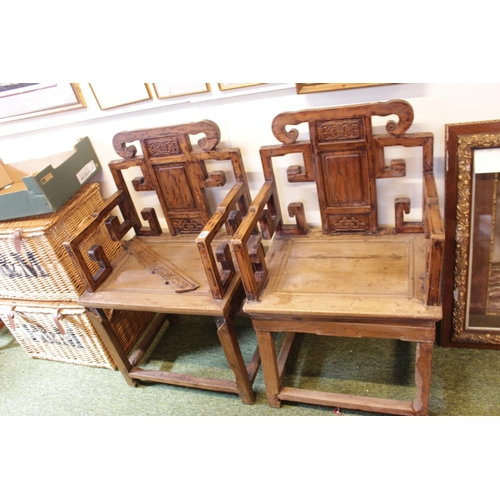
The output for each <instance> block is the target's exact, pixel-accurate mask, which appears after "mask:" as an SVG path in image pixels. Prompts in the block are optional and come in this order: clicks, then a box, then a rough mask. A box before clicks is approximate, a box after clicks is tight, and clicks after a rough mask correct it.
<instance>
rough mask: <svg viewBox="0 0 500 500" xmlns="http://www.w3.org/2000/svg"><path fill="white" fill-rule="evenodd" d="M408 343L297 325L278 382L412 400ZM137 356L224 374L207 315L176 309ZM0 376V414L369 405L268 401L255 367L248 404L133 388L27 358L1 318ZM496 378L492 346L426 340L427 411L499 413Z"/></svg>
mask: <svg viewBox="0 0 500 500" xmlns="http://www.w3.org/2000/svg"><path fill="white" fill-rule="evenodd" d="M237 330H238V332H239V333H238V335H239V339H240V343H241V346H242V351H243V356H244V358H245V360H246V361H248V360H250V358H251V356H252V353H253V351H254V349H255V347H256V338H255V333H254V331H253V330H252V328H251V324H250V322H249V320H248V319H247V318H244V317H241V318H238V320H237ZM278 340H279V339H278ZM414 349H415V347H414V345H413V344H410V343H405V342H400V341H392V340H379V339H344V338H329V337H316V336H313V335H300V336H298V337H297V339H296V341H295V343H294V347H293V349H292V353H291V356H290V363H289V365H290V367H291V368H287V372H286V376H285V377H286V379H285V384H288V385H296V386H299V387H303V388H309V389H319V390H331V391H335V392H345V393H350V394H360V395H363V394H364V395H369V396H374V397H389V398H391V397H392V398H398V399H408V400H412V399H413V398H414V394H415V387H414V363H413V359H414ZM143 365H144V366H147V367H149V368H161V369H168V370H171V371H173V372H177V373H189V374H192V375H199V376H205V377H219V378H227V379H230V380H231V379H232V372H231V371H230V370H229V368H228V367H227V365H226V363H225V359H224V357H223V355H222V351H221V349H220V345H219V342H218V339H217V335H216V331H215V324H214V322H213V320H212V318H199V317H196V318H193V317H181V318H180V321H179V323H177V324H174V325H170V326H169V327H168V328H166V329H165V331H164V333H163V335H162V337H161V338H160V340H159V341H158V342H157V343H156V345H155V346H154V348H153V349H151V352H150V353H149V354H148V357H147V359H146V360H145V364H143ZM287 366H288V365H287ZM0 384H1V387H0V415H1V416H25V415H31V416H175V415H177V416H239V415H241V416H259V415H262V416H338V415H339V414H340V415H345V416H349V415H352V416H365V415H366V416H368V415H373V414H370V413H364V412H357V411H349V410H343V409H340V411H339V412H335V410H334V409H332V408H327V407H320V406H313V405H305V404H294V403H284V404H283V405H282V407H281V408H280V409H274V408H270V407H269V406H268V404H267V399H266V396H265V388H264V381H263V377H262V369H260V370H259V373H258V375H257V379H256V381H255V384H254V389H255V392H256V395H257V398H256V402H255V404H254V405H244V404H242V403H241V401H240V399H239V398H238V397H237V396H236V395H231V394H223V393H217V392H211V391H203V390H196V389H189V388H182V387H175V386H168V385H165V384H141V385H140V386H139V387H137V388H132V387H130V386H128V385H127V384H126V382H125V381H124V379H123V378H122V376H121V374H120V373H119V372H118V371H113V370H109V369H105V368H93V367H86V366H79V365H73V364H69V363H62V362H55V361H46V360H40V359H33V358H31V357H30V356H28V355H27V354H26V353H25V351H24V350H23V349H22V347H21V346H20V345H19V344H18V343H17V342H16V340H15V339H14V337H13V336H12V335H11V333H10V332H9V331H8V330H7V329H6V328H3V329H1V330H0ZM499 387H500V352H499V351H491V350H483V349H451V348H443V347H439V346H437V345H436V346H435V349H434V357H433V370H432V388H431V398H430V411H429V414H430V415H434V416H441V415H443V416H444V415H450V416H451V415H462V416H472V415H478V416H479V415H481V416H483V415H500V391H499Z"/></svg>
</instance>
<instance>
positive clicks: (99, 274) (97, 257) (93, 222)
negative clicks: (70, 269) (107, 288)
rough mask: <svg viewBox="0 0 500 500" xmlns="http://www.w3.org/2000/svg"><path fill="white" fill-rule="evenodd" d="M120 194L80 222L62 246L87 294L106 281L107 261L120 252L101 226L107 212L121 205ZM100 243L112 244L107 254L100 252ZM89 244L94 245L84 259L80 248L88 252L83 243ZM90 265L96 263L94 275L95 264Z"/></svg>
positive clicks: (109, 267) (109, 265)
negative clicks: (72, 234) (70, 237)
mask: <svg viewBox="0 0 500 500" xmlns="http://www.w3.org/2000/svg"><path fill="white" fill-rule="evenodd" d="M122 194H123V193H122V192H121V191H118V192H117V193H115V194H114V195H112V196H111V197H110V198H108V199H107V200H106V201H105V202H104V205H103V206H102V207H101V209H100V211H99V212H97V213H95V214H93V216H92V218H91V219H90V220H89V221H84V223H83V224H82V225H81V227H80V228H79V229H78V234H76V236H74V237H73V238H72V239H71V240H70V241H67V242H64V243H63V246H64V248H65V249H66V251H67V252H68V255H69V256H70V258H71V261H72V262H73V265H74V266H75V269H76V270H77V272H78V274H79V276H80V278H81V280H82V282H83V284H84V286H85V289H86V290H87V291H88V292H95V290H97V288H98V287H99V286H100V285H101V283H102V282H103V281H104V280H105V279H106V278H107V276H108V275H109V274H110V272H111V264H110V260H112V259H113V258H114V257H115V256H116V255H117V254H118V252H119V251H120V249H121V244H120V243H119V241H118V240H117V239H115V238H113V237H112V236H111V235H110V234H109V233H108V230H107V229H106V228H105V227H104V226H105V220H106V218H107V217H108V215H109V214H110V212H111V211H112V210H113V209H114V208H115V207H116V206H117V205H119V204H120V203H121V202H122V201H123V197H122ZM104 239H106V240H108V241H112V242H113V243H112V244H111V245H110V248H111V250H108V252H106V251H105V249H104V248H103V241H104ZM89 241H92V242H93V243H95V244H93V245H92V246H91V247H90V250H89V251H88V255H85V254H84V253H83V252H84V249H83V247H85V248H88V245H85V243H86V242H89ZM108 246H109V245H108ZM108 254H109V255H108ZM93 262H95V263H97V271H95V267H96V264H92V263H93Z"/></svg>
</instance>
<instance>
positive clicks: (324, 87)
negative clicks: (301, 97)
mask: <svg viewBox="0 0 500 500" xmlns="http://www.w3.org/2000/svg"><path fill="white" fill-rule="evenodd" d="M382 85H393V84H391V83H296V84H295V88H296V89H297V94H312V93H315V92H331V91H332V90H347V89H359V88H363V87H380V86H382Z"/></svg>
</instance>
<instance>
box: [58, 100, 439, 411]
mask: <svg viewBox="0 0 500 500" xmlns="http://www.w3.org/2000/svg"><path fill="white" fill-rule="evenodd" d="M389 115H396V116H397V117H398V122H397V123H396V122H394V121H389V122H388V124H387V127H386V129H387V134H374V133H373V128H372V116H389ZM412 120H413V111H412V108H411V106H410V105H409V104H408V103H407V102H405V101H389V102H385V103H374V104H364V105H355V106H346V107H338V108H328V109H313V110H306V111H300V112H292V113H283V114H281V115H278V116H277V117H276V118H275V119H274V121H273V124H272V130H273V133H274V135H275V137H276V138H277V139H278V140H279V141H280V142H281V145H279V146H268V147H263V148H261V150H260V154H261V159H262V165H263V170H264V178H265V182H264V185H263V186H262V188H261V189H260V191H259V192H258V194H257V196H256V197H255V199H254V200H253V202H252V201H251V199H250V194H249V190H248V184H247V181H246V176H245V171H244V168H243V162H242V158H241V155H240V152H239V150H238V149H218V148H217V144H218V142H219V139H220V134H219V129H218V127H217V125H216V124H215V123H213V122H211V121H202V122H198V123H191V124H186V125H179V126H173V127H165V128H157V129H150V130H137V131H133V132H122V133H119V134H117V135H116V136H115V137H114V140H113V144H114V147H115V150H116V152H117V153H118V154H119V155H120V156H121V157H122V159H121V160H117V161H113V162H111V163H110V164H109V167H110V169H111V172H112V175H113V178H114V181H115V183H116V185H117V188H118V191H117V192H116V194H115V195H113V196H112V197H111V198H110V199H109V200H108V201H107V203H106V205H105V207H104V208H103V209H102V210H101V211H100V212H99V214H96V217H95V219H94V220H93V222H92V223H91V224H89V225H88V226H87V227H86V228H85V229H84V230H83V231H82V232H81V233H80V234H79V235H78V236H77V237H76V238H75V239H74V240H72V241H71V242H68V243H67V245H66V247H67V249H68V252H69V253H70V255H71V256H72V258H73V260H74V262H75V265H76V267H77V268H78V269H79V272H80V274H81V276H82V279H83V280H84V282H85V283H86V287H87V292H86V293H85V294H84V295H83V296H82V297H81V299H80V303H81V304H82V305H83V306H85V307H86V308H87V309H88V311H89V315H90V317H91V318H92V320H93V322H94V325H95V327H96V329H97V331H98V332H99V334H100V336H101V337H102V339H103V342H104V343H105V345H106V346H107V348H108V350H109V351H110V353H111V355H112V356H113V358H114V359H115V361H116V363H117V365H118V367H119V369H120V371H121V373H122V374H123V376H124V377H125V379H126V380H127V382H128V383H129V384H131V385H136V384H137V383H138V382H139V381H141V380H143V381H154V382H162V383H167V384H177V385H183V386H188V387H196V388H203V389H208V390H214V391H224V392H230V393H237V394H239V396H240V397H241V399H242V401H243V402H244V403H249V404H251V403H253V402H254V399H255V395H254V392H253V390H252V385H253V382H254V379H255V376H256V373H257V370H258V369H259V366H260V362H261V361H262V365H263V372H264V380H265V385H266V392H267V398H268V401H269V404H270V405H271V406H273V407H279V406H280V405H281V402H282V401H294V402H305V403H312V404H319V405H327V406H335V407H342V408H352V409H360V410H365V411H374V412H380V413H390V414H410V415H412V414H417V415H423V414H426V413H427V412H428V404H429V392H430V380H431V363H432V349H433V343H434V340H435V327H436V323H437V322H438V321H439V320H440V319H441V306H440V278H441V266H442V255H443V223H442V219H441V215H440V210H439V203H438V196H437V190H436V185H435V181H434V176H433V137H432V134H427V133H416V134H408V133H406V131H407V130H408V128H409V127H410V125H411V124H412ZM302 122H305V123H308V124H309V140H305V141H297V137H298V133H297V131H296V130H295V129H292V130H290V131H287V130H286V127H287V126H288V125H292V126H293V125H297V124H299V123H302ZM200 133H201V134H203V135H204V139H202V140H200V141H199V143H198V144H199V147H198V148H193V147H192V145H191V142H190V138H189V136H190V135H195V134H200ZM134 141H139V142H140V145H141V149H142V155H137V151H136V148H135V147H134V146H133V145H130V146H127V144H129V143H132V142H134ZM391 146H405V147H419V148H421V149H422V158H423V201H422V207H423V216H422V222H421V223H415V222H412V223H409V222H405V221H404V213H409V209H410V202H409V199H407V198H398V199H397V200H396V204H395V224H394V227H393V228H382V227H379V225H378V217H377V195H376V179H380V178H388V177H402V176H404V175H405V168H406V167H405V163H404V161H402V160H396V161H393V162H391V164H390V165H389V166H386V165H385V159H384V148H386V147H391ZM294 153H300V154H301V155H302V157H303V160H304V164H303V166H300V167H299V166H291V167H289V168H288V170H287V175H288V180H289V181H290V182H291V183H304V182H315V183H316V188H317V193H318V201H319V207H320V213H321V227H310V226H309V225H308V224H307V222H306V217H305V210H304V206H303V204H302V203H300V202H297V203H292V204H290V205H289V207H288V212H289V215H290V217H295V222H296V223H295V224H285V223H284V222H283V219H282V213H281V207H280V202H279V198H278V186H277V182H276V178H275V175H274V172H273V165H272V159H273V158H274V157H278V156H285V155H288V154H294ZM206 160H225V161H227V160H230V161H231V165H232V168H233V172H234V178H235V182H234V184H233V186H232V188H231V189H230V191H229V194H228V195H227V196H226V197H225V198H224V200H223V201H222V202H221V203H220V204H219V205H218V207H217V209H216V210H215V212H214V213H213V215H211V214H210V212H209V208H208V205H209V204H208V203H207V198H206V196H205V190H206V189H208V188H212V187H216V186H222V185H223V184H224V183H225V174H224V172H223V171H215V172H211V173H208V172H207V169H206V166H205V163H204V162H205V161H206ZM132 166H139V167H140V168H141V171H142V176H141V177H139V178H135V179H133V180H132V182H131V184H132V185H133V187H134V188H135V189H136V190H137V191H150V190H151V191H155V192H156V193H157V195H158V198H159V202H160V206H161V208H162V212H163V215H164V216H165V220H166V223H167V224H168V229H169V232H168V233H167V234H164V233H162V230H161V225H160V223H159V222H158V218H157V216H156V214H155V212H154V210H153V209H145V210H143V211H142V212H141V213H142V216H143V218H144V220H146V221H148V223H149V224H148V227H147V228H145V227H142V224H141V222H140V219H139V216H138V214H137V211H136V209H135V208H134V204H133V198H132V196H131V193H130V191H129V188H128V185H127V183H126V181H125V178H124V175H123V171H124V170H126V169H128V168H129V167H132ZM299 185H300V184H299ZM116 207H119V208H120V210H121V213H122V215H123V221H122V222H120V220H119V219H118V218H117V217H116V216H115V215H113V213H112V212H113V211H114V209H115V208H116ZM104 221H105V223H106V225H107V227H108V230H109V232H110V234H111V235H112V237H113V239H115V240H122V244H123V247H124V250H123V252H122V253H121V254H120V255H119V256H118V257H117V258H116V259H115V260H114V261H113V262H111V263H110V262H109V261H108V260H107V259H106V256H105V255H104V253H103V252H102V249H100V248H99V247H96V248H93V249H92V250H91V258H92V259H93V260H95V261H97V262H98V263H99V270H98V271H97V272H96V273H94V274H92V273H91V272H90V271H89V269H88V266H87V265H86V263H85V262H86V260H85V258H84V256H82V255H81V254H80V253H79V243H80V242H81V241H83V240H85V239H87V238H88V235H89V234H90V233H91V232H92V231H94V230H95V228H96V226H97V225H99V224H102V223H103V222H104ZM131 229H133V230H134V231H135V235H134V236H133V238H131V239H128V240H127V239H126V238H125V236H126V235H127V233H128V232H129V231H130V230H131ZM263 239H272V242H271V244H270V246H269V249H268V250H267V253H266V251H265V248H264V245H263V241H262V240H263ZM245 296H246V300H245ZM241 308H243V311H244V312H245V313H247V314H248V315H249V316H250V318H251V321H252V324H253V327H254V329H255V331H256V333H257V340H258V348H257V350H256V352H255V354H254V356H253V357H252V359H251V361H250V363H249V364H248V366H245V362H244V360H243V357H242V355H241V350H240V347H239V344H238V341H237V336H236V332H235V330H234V320H235V315H236V314H237V313H238V312H239V311H240V309H241ZM104 309H133V310H153V311H155V312H157V313H160V314H159V315H158V316H157V318H158V319H157V324H156V325H154V327H153V328H150V329H149V330H148V333H147V334H146V336H145V338H144V339H143V341H142V342H141V343H140V345H139V346H138V347H137V349H136V350H135V351H134V352H133V353H132V354H131V355H130V356H129V354H128V353H126V352H124V351H123V348H122V347H121V345H120V343H119V342H118V340H117V338H116V335H115V334H114V332H113V329H112V328H111V325H110V324H109V322H108V321H107V319H106V316H105V314H104ZM179 314H181V315H183V314H187V315H205V316H212V317H214V319H215V323H216V326H217V333H218V336H219V339H220V343H221V345H222V348H223V350H224V353H225V356H226V359H227V362H228V364H229V366H230V367H231V369H232V370H233V372H234V382H232V381H227V380H218V379H204V378H198V377H191V376H187V375H176V374H173V373H170V372H168V371H154V370H145V369H143V368H141V367H140V366H139V362H140V360H141V357H142V356H143V354H144V352H145V351H146V349H147V348H148V346H149V345H150V344H151V342H152V341H153V339H154V337H155V335H156V332H157V331H158V330H159V328H160V327H161V325H162V324H163V321H164V320H165V318H172V315H179ZM277 332H287V333H286V335H285V338H284V341H283V343H282V347H281V350H280V352H279V353H277V349H276V345H275V335H276V333H277ZM297 333H306V334H315V335H327V336H342V337H376V338H382V339H400V340H404V341H408V342H415V343H416V360H415V383H416V397H415V399H414V400H413V401H399V400H387V399H379V398H371V397H370V398H368V397H365V396H354V395H343V394H332V393H325V392H320V391H311V390H305V389H301V388H293V387H285V386H283V384H282V380H283V375H284V373H285V363H286V361H287V358H288V357H289V354H290V352H291V348H292V342H293V339H294V337H295V335H296V334H297Z"/></svg>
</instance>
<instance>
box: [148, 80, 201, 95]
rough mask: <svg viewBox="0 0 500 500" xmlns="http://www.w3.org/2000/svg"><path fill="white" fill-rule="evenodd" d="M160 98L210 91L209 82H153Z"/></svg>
mask: <svg viewBox="0 0 500 500" xmlns="http://www.w3.org/2000/svg"><path fill="white" fill-rule="evenodd" d="M153 89H154V91H155V94H156V97H157V98H158V99H170V98H172V97H183V96H187V95H195V94H203V93H206V92H210V84H209V83H153Z"/></svg>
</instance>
